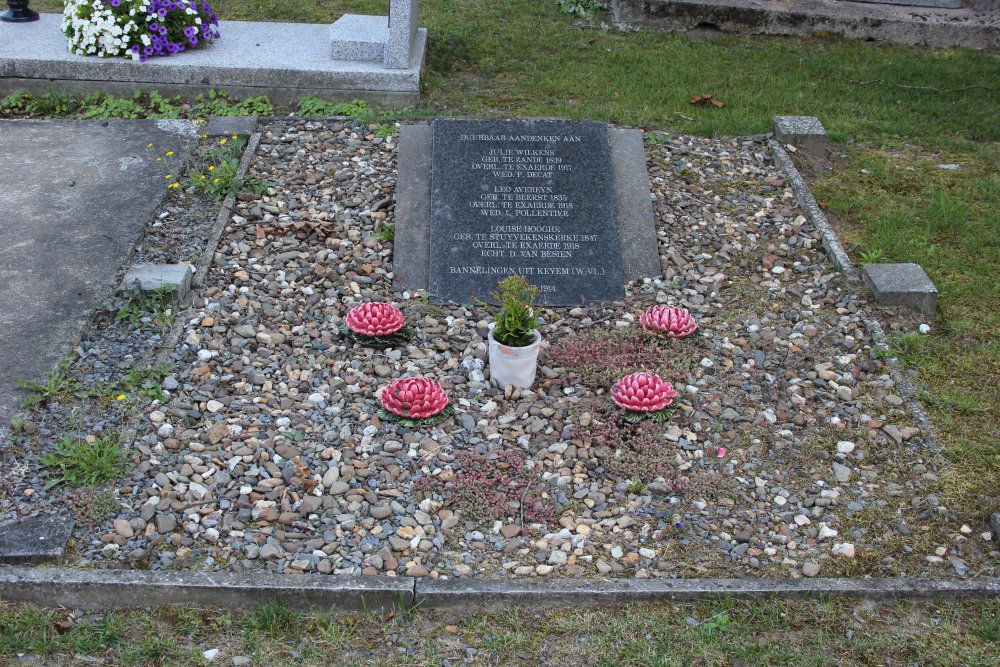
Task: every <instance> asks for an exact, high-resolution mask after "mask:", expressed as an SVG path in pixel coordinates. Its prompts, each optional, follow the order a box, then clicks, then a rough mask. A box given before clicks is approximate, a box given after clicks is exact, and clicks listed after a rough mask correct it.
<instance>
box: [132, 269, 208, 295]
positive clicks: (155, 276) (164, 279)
mask: <svg viewBox="0 0 1000 667" xmlns="http://www.w3.org/2000/svg"><path fill="white" fill-rule="evenodd" d="M193 274H194V270H193V267H192V266H191V265H190V264H136V265H134V266H132V267H130V268H129V270H128V272H127V273H126V274H125V277H124V278H122V282H121V284H120V285H119V286H118V289H119V290H120V291H123V290H130V289H135V288H136V287H138V288H139V289H140V290H142V291H144V292H155V291H156V290H158V289H163V288H164V287H173V288H174V289H173V291H174V293H175V294H176V295H177V300H178V301H184V299H186V298H187V295H188V292H190V291H191V276H192V275H193Z"/></svg>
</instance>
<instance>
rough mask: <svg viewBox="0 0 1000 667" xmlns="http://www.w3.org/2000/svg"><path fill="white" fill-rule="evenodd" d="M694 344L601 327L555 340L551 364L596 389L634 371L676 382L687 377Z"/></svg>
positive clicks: (644, 332) (551, 348)
mask: <svg viewBox="0 0 1000 667" xmlns="http://www.w3.org/2000/svg"><path fill="white" fill-rule="evenodd" d="M695 355H696V351H695V350H694V348H693V344H692V343H690V342H687V341H680V340H669V341H665V340H661V339H659V338H657V337H655V336H652V335H650V334H648V333H647V332H646V331H643V330H641V329H624V330H622V329H598V330H596V331H593V332H587V333H582V334H573V335H570V336H566V337H563V338H560V339H559V340H557V341H555V342H554V343H553V344H552V346H551V347H550V348H549V350H548V352H547V356H548V358H549V360H550V362H551V363H552V364H555V365H558V366H564V367H566V368H567V369H569V370H571V371H573V372H575V373H576V374H577V375H578V376H579V377H580V380H581V381H583V383H584V384H586V385H587V386H589V387H591V388H593V389H608V388H609V387H611V385H613V384H614V383H615V382H616V381H617V380H618V379H619V378H621V377H622V376H625V375H629V374H631V373H640V372H645V373H654V374H656V375H659V376H660V377H662V378H663V379H664V380H668V381H670V382H672V383H673V384H675V385H678V384H681V382H682V380H684V379H686V378H687V377H688V369H689V368H690V366H691V363H692V359H695V358H696V356H695Z"/></svg>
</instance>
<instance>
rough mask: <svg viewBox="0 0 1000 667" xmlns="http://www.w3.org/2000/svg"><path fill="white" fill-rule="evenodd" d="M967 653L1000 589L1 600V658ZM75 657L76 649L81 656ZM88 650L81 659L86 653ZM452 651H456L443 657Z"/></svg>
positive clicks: (933, 660) (618, 658)
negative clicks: (334, 603)
mask: <svg viewBox="0 0 1000 667" xmlns="http://www.w3.org/2000/svg"><path fill="white" fill-rule="evenodd" d="M211 649H219V651H220V653H219V656H218V657H217V658H216V660H215V663H214V664H232V663H231V661H232V658H233V657H235V656H241V655H242V656H246V657H249V658H252V659H253V664H254V665H268V666H269V667H277V666H278V665H357V664H366V665H442V664H452V665H457V664H473V665H541V664H544V665H560V666H569V665H602V666H607V667H622V666H628V665H733V664H743V665H845V664H849V665H887V666H888V665H912V664H921V665H956V666H957V665H963V666H967V667H969V666H980V665H981V666H983V667H986V666H992V665H995V664H997V662H998V661H1000V602H997V601H996V600H992V601H981V602H953V603H948V604H931V603H921V604H916V603H909V602H901V603H893V604H878V603H874V602H858V601H847V600H838V601H834V600H820V601H794V602H785V601H778V600H770V601H761V602H750V601H733V600H716V601H712V602H707V603H703V604H679V605H675V604H663V605H651V604H630V605H623V606H617V607H604V608H596V609H595V608H577V609H573V610H531V609H517V608H510V609H504V610H501V611H486V610H482V611H480V612H479V613H474V614H469V613H465V612H460V611H455V612H438V611H421V610H419V609H418V610H416V611H406V612H397V613H395V614H392V613H390V614H384V615H383V614H374V613H369V614H354V613H340V614H318V613H300V612H295V611H291V610H289V609H288V608H286V607H283V606H280V605H268V606H265V607H262V608H259V609H255V610H251V611H231V610H224V609H200V608H181V609H154V610H137V611H131V612H107V613H101V614H92V613H81V614H80V615H79V616H76V615H71V614H70V612H68V611H67V610H51V609H39V608H35V607H27V606H24V605H12V604H5V605H0V664H5V665H6V664H34V663H21V662H20V661H19V659H18V657H17V656H18V654H25V655H34V656H39V657H42V658H44V661H45V664H49V665H59V664H89V663H90V662H93V661H94V660H93V659H95V658H96V659H103V660H104V661H105V663H104V664H115V665H143V666H145V665H158V664H166V665H186V664H192V665H198V664H208V661H207V660H205V659H204V655H203V654H204V652H205V651H208V650H211ZM74 657H76V662H74ZM84 657H86V658H87V659H86V663H85V662H84ZM446 661H447V662H446Z"/></svg>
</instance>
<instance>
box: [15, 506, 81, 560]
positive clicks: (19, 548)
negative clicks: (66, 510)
mask: <svg viewBox="0 0 1000 667" xmlns="http://www.w3.org/2000/svg"><path fill="white" fill-rule="evenodd" d="M75 524H76V522H75V521H74V520H73V517H71V516H70V515H68V514H49V515H44V516H32V517H28V518H26V519H21V520H19V521H15V522H13V523H8V524H5V525H3V526H0V563H4V564H7V565H13V564H25V565H26V564H36V563H50V562H58V561H60V560H62V557H63V552H64V551H65V550H66V542H67V541H68V540H69V536H70V534H71V533H72V532H73V526H74V525H75Z"/></svg>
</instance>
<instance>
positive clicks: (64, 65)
mask: <svg viewBox="0 0 1000 667" xmlns="http://www.w3.org/2000/svg"><path fill="white" fill-rule="evenodd" d="M61 21H62V15H61V14H42V15H41V19H40V20H38V21H35V22H34V23H22V24H12V23H0V76H2V77H3V78H0V90H2V92H9V91H11V90H26V91H29V92H37V91H44V90H52V89H65V90H69V91H72V92H84V91H94V90H103V91H105V92H111V93H115V94H118V95H131V94H132V93H133V92H134V91H136V90H143V91H150V90H157V91H159V92H160V93H161V94H165V95H189V96H190V95H194V94H195V93H199V92H207V91H208V90H209V88H217V89H219V88H221V89H224V90H225V91H226V92H229V93H232V94H235V95H239V96H244V97H245V96H255V95H267V96H269V97H270V98H271V101H272V102H273V103H275V104H277V105H279V106H289V105H292V104H294V103H295V102H297V101H298V99H299V98H301V97H302V96H304V95H319V96H322V97H324V98H326V99H330V100H334V101H349V100H352V99H357V98H361V99H365V100H367V101H369V102H377V103H379V104H387V105H393V106H406V105H409V104H416V103H417V102H418V101H419V99H420V69H421V66H422V64H423V60H424V53H425V51H426V46H427V31H426V30H425V29H420V30H419V31H418V32H417V34H416V35H415V40H414V45H413V51H412V54H411V58H410V64H409V67H406V68H403V69H386V68H385V67H383V65H382V63H375V62H368V63H366V62H352V61H348V60H333V59H331V57H330V26H329V25H319V24H304V23H257V22H246V21H223V22H222V23H221V25H220V31H221V33H222V37H221V38H220V39H218V40H216V41H215V42H214V43H213V44H211V45H210V46H208V47H207V48H204V49H195V50H193V51H185V52H184V53H179V54H175V55H172V56H170V57H167V58H153V59H151V60H149V61H148V62H145V63H140V62H136V61H132V60H129V59H124V58H121V59H119V58H88V57H86V56H79V55H76V54H74V53H70V52H69V51H68V50H67V48H66V38H65V37H64V36H63V34H62V32H61V31H60V30H59V24H60V22H61Z"/></svg>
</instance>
